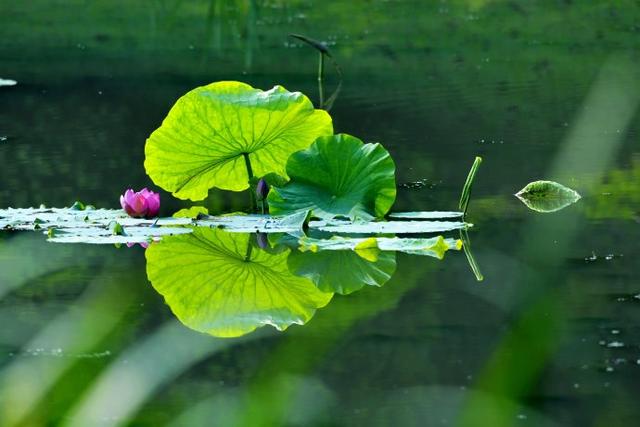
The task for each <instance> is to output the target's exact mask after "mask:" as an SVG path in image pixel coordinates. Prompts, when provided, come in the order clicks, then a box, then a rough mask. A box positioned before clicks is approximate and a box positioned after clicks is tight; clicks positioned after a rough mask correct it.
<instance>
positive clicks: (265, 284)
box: [146, 228, 333, 337]
mask: <svg viewBox="0 0 640 427" xmlns="http://www.w3.org/2000/svg"><path fill="white" fill-rule="evenodd" d="M288 256H289V251H288V250H287V251H284V252H282V253H280V254H270V253H267V252H265V251H262V250H260V249H258V248H255V247H253V246H251V245H250V236H249V235H248V234H238V233H236V234H232V233H228V232H225V231H223V230H219V229H209V228H196V229H195V230H194V231H193V233H192V234H189V235H183V236H173V237H168V238H165V239H164V240H163V241H161V242H160V243H155V244H153V245H151V246H150V247H149V248H148V249H147V251H146V257H147V275H148V277H149V280H150V281H151V284H152V285H153V287H154V288H155V289H156V290H157V291H158V292H159V293H160V294H162V295H163V296H164V298H165V300H166V302H167V304H168V305H169V307H171V310H172V311H173V312H174V314H175V315H176V316H177V317H178V319H180V321H181V322H182V323H184V324H185V325H187V326H188V327H190V328H192V329H194V330H196V331H200V332H205V333H208V334H211V335H214V336H219V337H235V336H240V335H244V334H247V333H249V332H251V331H253V330H255V329H256V328H258V327H260V326H263V325H271V326H274V327H275V328H277V329H279V330H284V329H286V328H287V327H288V326H289V325H291V324H294V323H296V324H304V323H306V322H308V321H309V319H311V317H312V316H313V314H314V313H315V311H316V309H318V308H320V307H324V306H325V305H326V304H327V303H329V301H330V300H331V297H332V295H333V294H331V293H325V292H321V291H319V290H318V289H317V288H316V286H315V285H314V284H313V282H311V280H309V279H307V278H304V277H298V276H295V275H293V274H291V273H290V272H289V270H288V268H287V257H288Z"/></svg>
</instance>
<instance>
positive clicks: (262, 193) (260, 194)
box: [256, 178, 269, 201]
mask: <svg viewBox="0 0 640 427" xmlns="http://www.w3.org/2000/svg"><path fill="white" fill-rule="evenodd" d="M267 194H269V184H267V181H265V180H264V178H260V181H258V185H257V186H256V197H257V198H258V201H262V200H264V199H266V198H267Z"/></svg>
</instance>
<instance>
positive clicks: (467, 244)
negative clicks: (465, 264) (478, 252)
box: [460, 228, 484, 282]
mask: <svg viewBox="0 0 640 427" xmlns="http://www.w3.org/2000/svg"><path fill="white" fill-rule="evenodd" d="M460 240H462V250H463V251H464V254H465V255H466V256H467V261H469V266H470V267H471V271H473V274H475V276H476V280H477V281H478V282H482V280H483V279H484V276H483V275H482V272H481V271H480V267H479V266H478V263H477V262H476V259H475V258H474V257H473V254H472V253H471V239H469V233H467V229H466V228H462V229H460Z"/></svg>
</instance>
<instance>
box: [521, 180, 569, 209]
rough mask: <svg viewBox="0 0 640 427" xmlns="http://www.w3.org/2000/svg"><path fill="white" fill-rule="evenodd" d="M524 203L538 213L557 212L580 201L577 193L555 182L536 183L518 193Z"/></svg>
mask: <svg viewBox="0 0 640 427" xmlns="http://www.w3.org/2000/svg"><path fill="white" fill-rule="evenodd" d="M516 197H518V198H519V199H520V200H521V201H522V203H524V204H525V205H527V207H528V208H529V209H532V210H534V211H536V212H545V213H546V212H556V211H559V210H560V209H564V208H566V207H567V206H569V205H570V204H572V203H575V202H577V201H578V200H580V194H578V193H577V192H576V191H574V190H572V189H570V188H567V187H565V186H564V185H561V184H558V183H557V182H553V181H534V182H531V183H529V184H527V185H526V186H525V187H524V188H523V189H522V190H520V191H518V192H517V193H516Z"/></svg>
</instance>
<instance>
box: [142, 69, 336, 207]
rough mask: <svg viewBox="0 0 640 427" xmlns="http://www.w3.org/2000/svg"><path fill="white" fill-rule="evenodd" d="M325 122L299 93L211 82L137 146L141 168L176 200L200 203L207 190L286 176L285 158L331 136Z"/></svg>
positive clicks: (182, 100) (235, 187) (243, 186)
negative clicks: (252, 178) (141, 153)
mask: <svg viewBox="0 0 640 427" xmlns="http://www.w3.org/2000/svg"><path fill="white" fill-rule="evenodd" d="M332 133H333V126H332V124H331V117H330V116H329V115H328V114H327V113H326V112H325V111H322V110H315V109H314V108H313V105H312V104H311V101H309V99H308V98H307V97H306V96H304V95H303V94H301V93H299V92H288V91H287V90H286V89H284V88H283V87H281V86H275V87H274V88H273V89H271V90H268V91H262V90H260V89H254V88H252V87H251V86H249V85H247V84H244V83H240V82H232V81H229V82H217V83H212V84H210V85H207V86H202V87H198V88H196V89H194V90H192V91H190V92H188V93H187V94H186V95H184V96H183V97H181V98H180V99H179V100H178V101H177V102H176V104H175V105H174V106H173V108H171V111H169V114H168V115H167V117H166V118H165V119H164V122H163V123H162V126H160V128H158V129H157V130H156V131H154V132H153V133H152V134H151V136H150V137H149V139H147V143H146V146H145V156H146V158H145V169H146V171H147V174H148V175H149V176H150V177H151V179H152V180H153V181H154V182H155V183H156V184H157V185H159V186H160V187H162V188H164V189H165V190H167V191H171V192H172V193H173V194H174V195H175V196H176V197H179V198H181V199H192V200H202V199H204V198H205V197H207V194H208V190H209V189H210V188H213V187H217V188H221V189H223V190H232V191H241V190H244V189H246V188H248V186H249V184H248V182H249V176H248V171H247V169H248V166H249V165H248V164H247V163H246V161H247V160H248V161H249V162H250V167H251V168H252V172H253V174H254V175H255V176H264V175H267V174H269V173H276V174H279V175H282V176H286V171H285V168H284V165H285V163H286V161H287V158H288V157H289V156H290V155H291V153H293V152H295V151H298V150H301V149H304V148H307V147H308V146H309V145H310V144H311V143H312V142H313V141H314V140H315V139H316V138H317V137H318V136H322V135H331V134H332Z"/></svg>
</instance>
